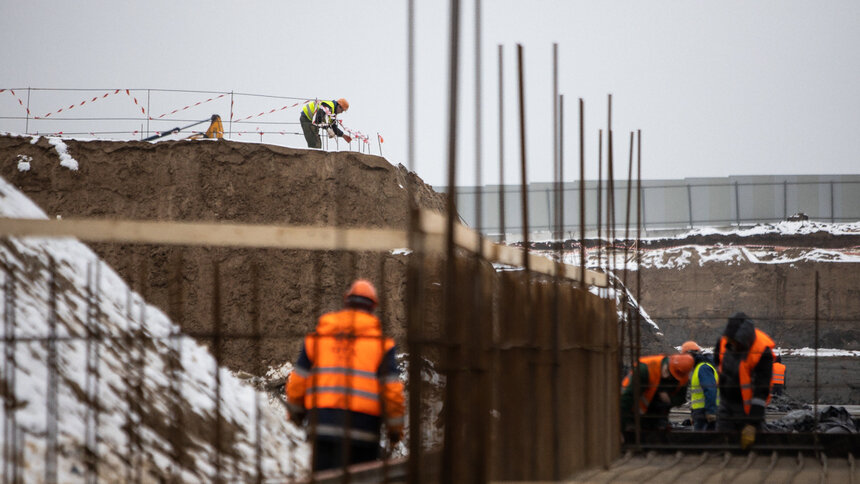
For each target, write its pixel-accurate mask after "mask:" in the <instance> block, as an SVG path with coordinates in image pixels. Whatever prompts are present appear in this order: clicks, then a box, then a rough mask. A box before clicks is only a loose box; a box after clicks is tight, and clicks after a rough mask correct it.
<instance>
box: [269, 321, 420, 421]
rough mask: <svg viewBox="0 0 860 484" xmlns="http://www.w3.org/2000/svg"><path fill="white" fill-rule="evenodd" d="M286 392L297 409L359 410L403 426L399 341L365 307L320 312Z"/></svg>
mask: <svg viewBox="0 0 860 484" xmlns="http://www.w3.org/2000/svg"><path fill="white" fill-rule="evenodd" d="M286 393H287V403H288V405H289V406H290V407H291V408H293V409H299V410H301V409H330V410H342V411H347V412H358V413H361V414H364V415H369V416H373V417H383V416H384V417H385V418H386V424H387V425H388V426H389V427H402V425H403V415H404V399H403V384H402V383H401V382H400V379H399V375H398V372H397V368H396V363H395V360H394V341H393V340H392V339H391V338H386V337H383V335H382V329H381V327H380V324H379V319H377V318H376V316H373V315H372V314H369V313H366V312H363V311H358V310H355V309H344V310H341V311H337V312H332V313H327V314H324V315H323V316H322V317H320V319H319V324H318V325H317V329H316V331H315V332H314V333H311V334H309V335H307V336H306V337H305V341H304V347H303V348H302V353H301V355H300V356H299V361H298V362H297V363H296V366H295V368H294V369H293V372H292V373H291V374H290V378H289V381H288V383H287V388H286ZM321 415H322V414H321ZM319 423H320V424H323V423H326V422H322V421H320V422H319ZM331 423H334V422H331ZM371 426H372V425H368V427H371ZM324 428H325V427H324V426H322V427H320V429H321V430H322V429H324ZM356 430H362V429H356ZM365 430H369V431H375V432H378V428H377V429H371V428H367V429H365Z"/></svg>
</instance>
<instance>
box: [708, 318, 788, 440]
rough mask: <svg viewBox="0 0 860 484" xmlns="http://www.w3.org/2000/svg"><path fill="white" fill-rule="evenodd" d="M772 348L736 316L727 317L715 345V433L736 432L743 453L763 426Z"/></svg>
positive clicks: (766, 338)
mask: <svg viewBox="0 0 860 484" xmlns="http://www.w3.org/2000/svg"><path fill="white" fill-rule="evenodd" d="M773 347H774V343H773V340H772V339H771V338H770V336H768V335H767V334H765V333H764V331H762V330H760V329H758V328H756V327H755V325H754V324H753V322H752V320H751V319H749V317H747V315H746V314H744V313H740V312H739V313H735V314H733V315H731V316H730V317H729V321H728V324H726V329H725V330H724V331H723V335H722V336H721V337H720V339H719V341H717V346H716V348H717V351H716V361H715V362H716V365H717V369H718V370H719V388H720V406H719V409H718V410H717V430H718V431H720V432H738V431H740V436H741V447H742V448H743V449H747V448H749V446H751V445H752V444H753V443H754V442H755V435H756V432H757V431H759V430H760V429H761V425H762V423H763V422H764V411H765V406H766V405H767V402H768V401H769V400H770V380H771V376H772V374H773Z"/></svg>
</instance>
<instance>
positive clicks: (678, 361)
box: [621, 355, 693, 432]
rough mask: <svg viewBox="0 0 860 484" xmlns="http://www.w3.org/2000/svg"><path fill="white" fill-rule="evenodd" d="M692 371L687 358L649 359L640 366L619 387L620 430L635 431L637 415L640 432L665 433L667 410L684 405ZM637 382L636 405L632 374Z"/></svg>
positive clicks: (685, 356)
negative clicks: (638, 414)
mask: <svg viewBox="0 0 860 484" xmlns="http://www.w3.org/2000/svg"><path fill="white" fill-rule="evenodd" d="M692 370H693V357H692V356H690V355H671V356H667V355H652V356H643V357H642V358H639V363H638V364H637V365H635V366H634V368H633V370H632V371H631V372H630V373H628V374H627V376H626V377H625V378H624V381H623V382H622V383H621V385H622V391H621V429H622V431H624V432H631V431H633V430H634V414H633V412H634V411H638V412H639V413H640V414H641V416H642V418H641V420H640V423H641V428H642V429H643V430H667V429H668V428H669V410H671V408H672V407H678V406H681V405H683V404H684V402H686V401H687V383H688V382H689V381H690V372H691V371H692ZM634 372H635V374H636V375H637V376H638V378H639V402H638V405H637V404H636V402H634V395H633V392H634V385H633V379H632V376H633V374H634Z"/></svg>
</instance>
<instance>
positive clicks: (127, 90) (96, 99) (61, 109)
mask: <svg viewBox="0 0 860 484" xmlns="http://www.w3.org/2000/svg"><path fill="white" fill-rule="evenodd" d="M122 91H125V93H126V94H127V95H128V97H130V98H131V99H132V100H133V101H134V104H135V105H137V106H138V107H140V112H141V113H143V114H144V115H146V110H145V109H143V106H141V105H140V103H139V102H138V101H137V98H136V97H134V96H133V95H132V94H131V92H130V90H129V89H117V90H115V91H113V92H106V93H104V94H103V95H101V96H94V97H93V98H92V99H84V100H83V101H81V102H79V103H76V104H70V105H69V107H67V108H60V109H58V110H56V111H53V112H50V113H48V114H46V115H44V116H34V117H33V119H47V118H49V117H51V116H53V115H55V114H60V113H61V112H63V111H69V110H72V109H74V108H76V107H78V106H83V105H84V104H87V103H94V102H96V101H98V100H99V99H104V98H106V97H108V96H111V95H114V94H119V93H120V92H122ZM28 112H29V111H28Z"/></svg>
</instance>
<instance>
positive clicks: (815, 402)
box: [812, 271, 820, 444]
mask: <svg viewBox="0 0 860 484" xmlns="http://www.w3.org/2000/svg"><path fill="white" fill-rule="evenodd" d="M819 294H820V291H819V282H818V271H815V305H814V307H815V363H814V368H815V371H814V379H815V383H814V385H813V387H812V388H813V390H812V395H813V396H812V403H813V406H814V413H815V434H816V436H815V439H816V444H817V443H818V435H817V434H818V419H819V415H818V342H819V340H818V321H819V319H818V297H819Z"/></svg>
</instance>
